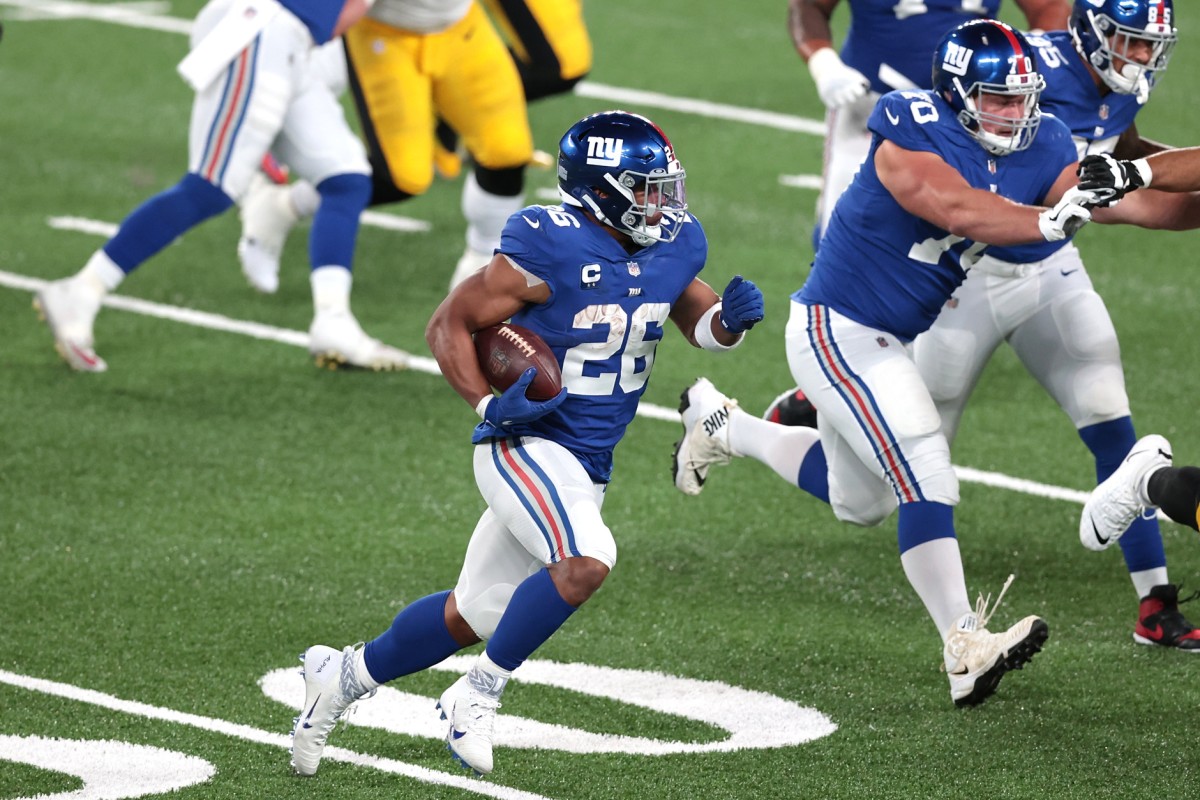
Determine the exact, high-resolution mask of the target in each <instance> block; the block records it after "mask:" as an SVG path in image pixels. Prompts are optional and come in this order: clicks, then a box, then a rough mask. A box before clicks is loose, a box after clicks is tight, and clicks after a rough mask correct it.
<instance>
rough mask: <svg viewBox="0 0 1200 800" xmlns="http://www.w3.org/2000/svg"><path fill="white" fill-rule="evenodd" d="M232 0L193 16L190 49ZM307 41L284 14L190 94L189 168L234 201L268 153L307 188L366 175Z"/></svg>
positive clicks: (359, 149)
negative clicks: (339, 177) (342, 177)
mask: <svg viewBox="0 0 1200 800" xmlns="http://www.w3.org/2000/svg"><path fill="white" fill-rule="evenodd" d="M231 5H232V0H212V2H210V3H209V4H208V5H206V6H205V7H204V8H203V9H202V10H201V12H200V14H199V16H197V18H196V24H195V25H194V26H193V28H192V46H193V47H195V45H196V43H197V42H199V41H200V40H201V39H203V38H204V36H205V35H206V34H208V32H209V31H211V30H213V29H214V28H215V27H216V25H217V23H218V22H220V20H221V18H222V17H223V16H224V15H225V13H226V12H227V11H229V9H230V6H231ZM313 53H314V49H313V42H312V36H311V34H309V32H308V29H307V28H306V27H305V26H304V23H302V22H301V21H300V20H299V19H297V18H296V17H295V16H294V15H292V14H291V13H290V12H288V11H286V10H284V11H281V12H280V13H278V14H276V15H275V16H274V17H273V18H272V19H271V21H270V22H268V23H267V26H266V27H265V28H264V29H263V31H262V32H261V33H260V34H259V35H258V36H257V37H256V38H255V39H254V40H253V41H252V42H251V43H250V44H249V45H248V46H247V47H246V48H245V49H244V50H242V51H241V52H240V53H239V54H238V55H237V57H236V58H234V60H233V62H232V63H230V65H229V67H228V68H227V69H226V70H225V72H224V73H223V74H222V75H221V76H220V77H219V78H217V79H216V80H215V81H213V82H212V83H211V84H210V85H209V86H208V87H206V88H205V89H203V90H201V91H200V92H198V93H197V94H196V98H195V100H194V101H193V103H192V119H191V126H190V130H189V135H188V171H189V172H195V173H196V174H198V175H200V176H201V177H202V178H204V179H206V180H208V181H209V182H211V183H213V184H216V185H217V186H220V187H221V188H222V189H223V190H224V191H225V193H226V194H228V195H229V196H230V197H232V198H233V199H234V200H240V199H241V197H242V195H243V194H245V192H246V188H247V187H248V186H249V185H250V179H251V177H252V176H253V175H254V174H255V171H256V170H257V169H258V167H259V164H260V162H261V161H262V158H263V156H264V155H266V153H267V151H268V150H273V151H274V152H275V154H276V155H277V156H278V157H279V158H280V160H282V161H283V162H284V163H285V164H287V165H288V167H289V168H291V169H292V170H293V171H294V172H295V173H297V174H298V175H300V176H301V177H303V178H306V179H307V180H309V181H310V182H311V183H313V185H316V184H319V183H320V182H321V181H323V180H325V179H326V178H328V177H330V176H332V175H342V174H347V173H357V174H361V175H368V174H370V171H371V168H370V165H369V164H368V163H367V155H366V151H365V150H364V149H363V145H362V142H361V141H359V139H358V137H357V136H356V135H355V134H354V132H353V131H352V130H351V129H350V126H349V125H348V124H347V123H346V117H345V115H344V113H343V112H342V107H341V105H340V104H339V103H338V101H337V99H336V98H335V97H334V95H333V93H332V92H331V91H330V89H329V87H328V86H327V85H326V84H325V83H323V82H321V81H319V80H317V79H316V77H315V71H314V69H313V68H312V67H311V65H310V64H309V59H310V58H312V57H313Z"/></svg>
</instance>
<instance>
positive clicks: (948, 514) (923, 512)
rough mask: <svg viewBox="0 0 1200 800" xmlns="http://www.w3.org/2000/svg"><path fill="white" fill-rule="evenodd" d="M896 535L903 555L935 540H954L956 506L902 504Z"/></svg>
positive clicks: (922, 501) (927, 501)
mask: <svg viewBox="0 0 1200 800" xmlns="http://www.w3.org/2000/svg"><path fill="white" fill-rule="evenodd" d="M896 534H897V538H898V539H899V542H900V553H901V555H903V554H904V553H906V552H908V551H909V550H911V549H913V548H914V547H916V546H917V545H919V544H925V542H929V541H933V540H934V539H953V538H955V537H954V506H948V505H946V504H945V503H934V502H932V501H929V500H919V501H917V502H915V503H901V504H900V511H899V520H898V522H897V530H896Z"/></svg>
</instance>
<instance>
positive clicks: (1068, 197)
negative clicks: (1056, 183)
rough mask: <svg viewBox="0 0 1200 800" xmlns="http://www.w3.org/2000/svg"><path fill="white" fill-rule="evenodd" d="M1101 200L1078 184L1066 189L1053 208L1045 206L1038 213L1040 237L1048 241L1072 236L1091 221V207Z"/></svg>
mask: <svg viewBox="0 0 1200 800" xmlns="http://www.w3.org/2000/svg"><path fill="white" fill-rule="evenodd" d="M1101 202H1102V200H1101V198H1099V197H1097V196H1096V195H1095V194H1094V193H1092V192H1089V191H1086V190H1083V189H1080V188H1079V187H1078V186H1072V187H1071V188H1070V189H1067V191H1065V192H1063V196H1062V199H1061V200H1059V201H1058V202H1057V203H1055V205H1054V207H1053V208H1047V209H1046V210H1045V211H1043V212H1042V213H1041V214H1038V228H1039V229H1041V232H1042V238H1044V239H1045V240H1046V241H1048V242H1058V241H1061V240H1063V239H1067V238H1070V237H1071V236H1074V235H1075V234H1076V233H1078V232H1079V229H1080V228H1082V227H1083V226H1084V225H1086V224H1088V222H1090V221H1091V219H1092V212H1091V209H1092V208H1094V207H1096V206H1098V205H1100V204H1101Z"/></svg>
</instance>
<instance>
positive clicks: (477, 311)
mask: <svg viewBox="0 0 1200 800" xmlns="http://www.w3.org/2000/svg"><path fill="white" fill-rule="evenodd" d="M549 298H550V287H549V286H547V285H546V284H545V283H544V282H542V281H533V282H532V285H530V281H529V280H528V279H527V275H526V273H524V272H521V271H519V270H518V269H516V268H515V267H514V266H513V265H512V262H511V261H509V260H508V258H507V257H506V256H503V255H496V256H494V257H493V258H492V260H491V261H490V262H489V263H488V265H487V266H486V267H484V268H483V269H482V270H480V271H479V272H476V273H475V274H474V275H472V276H471V277H469V278H467V279H466V280H464V281H463V282H462V283H461V284H459V285H458V286H457V287H456V288H455V289H454V291H452V292H451V293H450V294H449V295H448V296H447V297H446V299H445V300H443V301H442V303H441V305H439V306H438V307H437V310H436V311H434V312H433V316H432V317H431V318H430V320H429V325H427V326H426V328H425V341H426V342H427V343H428V344H429V349H430V351H431V352H432V353H433V357H434V358H435V359H437V362H438V366H439V367H441V370H442V374H443V375H445V376H446V381H447V382H448V383H449V384H450V385H451V386H452V387H453V388H454V391H456V392H458V393H459V395H461V396H462V398H463V399H464V400H466V401H467V403H468V404H470V406H471V407H472V408H475V407H477V406H478V405H479V401H480V400H482V399H483V398H485V397H490V396H491V394H492V389H491V387H490V386H489V385H488V382H487V378H485V377H484V375H483V372H482V371H480V369H479V363H478V361H477V360H476V357H475V342H474V339H473V338H472V337H473V335H474V333H475V331H477V330H480V329H481V328H486V327H488V326H489V325H495V324H497V323H499V322H503V321H504V320H506V319H508V318H509V317H511V316H512V315H513V314H515V313H516V312H517V311H519V310H520V309H521V308H522V307H523V306H525V305H527V304H529V303H544V302H546V300H548V299H549Z"/></svg>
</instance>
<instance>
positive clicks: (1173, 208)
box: [1092, 189, 1200, 231]
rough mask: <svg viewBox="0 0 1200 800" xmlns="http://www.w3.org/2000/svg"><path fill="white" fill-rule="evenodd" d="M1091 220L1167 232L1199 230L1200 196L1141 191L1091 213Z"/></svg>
mask: <svg viewBox="0 0 1200 800" xmlns="http://www.w3.org/2000/svg"><path fill="white" fill-rule="evenodd" d="M1092 219H1093V221H1095V222H1099V223H1102V224H1105V225H1122V224H1123V225H1137V226H1138V227H1141V228H1151V229H1154V230H1165V231H1190V230H1195V229H1196V228H1200V193H1197V192H1162V191H1158V190H1156V189H1142V190H1141V191H1137V192H1133V193H1131V194H1128V195H1126V196H1125V198H1124V199H1123V200H1121V202H1119V203H1117V204H1116V205H1114V206H1112V207H1110V208H1097V209H1095V210H1093V211H1092Z"/></svg>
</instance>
